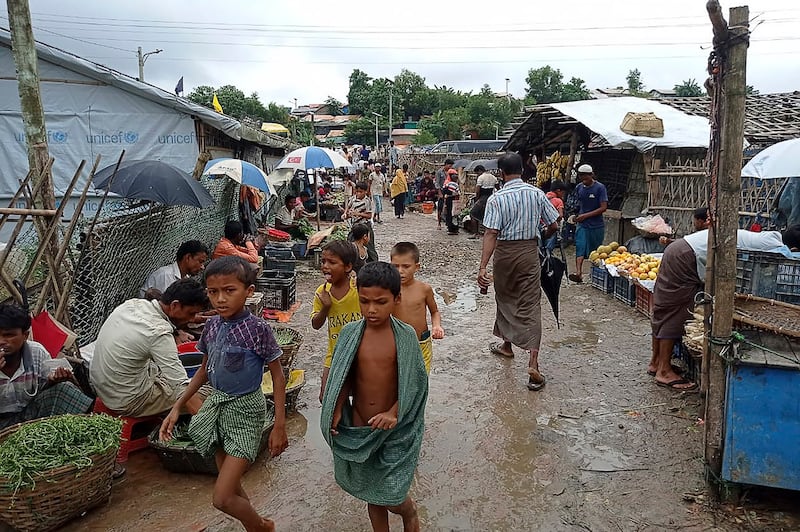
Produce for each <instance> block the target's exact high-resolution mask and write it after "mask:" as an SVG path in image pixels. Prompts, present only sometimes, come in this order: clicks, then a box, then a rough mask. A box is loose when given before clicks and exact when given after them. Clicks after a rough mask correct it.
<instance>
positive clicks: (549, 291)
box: [539, 249, 566, 328]
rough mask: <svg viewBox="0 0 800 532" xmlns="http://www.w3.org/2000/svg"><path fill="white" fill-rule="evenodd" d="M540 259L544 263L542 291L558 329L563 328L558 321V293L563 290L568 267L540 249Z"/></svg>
mask: <svg viewBox="0 0 800 532" xmlns="http://www.w3.org/2000/svg"><path fill="white" fill-rule="evenodd" d="M539 259H540V260H541V263H542V271H541V283H542V290H543V291H544V294H545V295H546V296H547V300H548V301H549V302H550V307H552V309H553V316H555V317H556V327H558V328H561V323H559V321H558V293H559V291H560V290H561V279H562V277H564V271H565V270H566V266H565V265H564V263H563V262H561V261H560V260H559V259H558V258H556V257H554V256H553V255H552V253H550V252H549V251H542V250H541V249H540V250H539Z"/></svg>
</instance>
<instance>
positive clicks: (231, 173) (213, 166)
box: [203, 159, 275, 195]
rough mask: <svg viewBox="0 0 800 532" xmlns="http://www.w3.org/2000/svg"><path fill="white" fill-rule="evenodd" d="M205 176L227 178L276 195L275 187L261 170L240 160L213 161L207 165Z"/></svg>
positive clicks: (204, 171)
mask: <svg viewBox="0 0 800 532" xmlns="http://www.w3.org/2000/svg"><path fill="white" fill-rule="evenodd" d="M203 175H207V176H216V177H221V176H225V177H227V178H229V179H233V180H234V181H236V182H237V183H240V184H242V185H247V186H249V187H253V188H257V189H259V190H262V191H264V192H266V193H267V194H270V195H275V187H273V186H272V185H271V184H270V183H269V181H267V175H266V174H265V173H264V172H262V171H261V168H259V167H258V166H256V165H254V164H250V163H248V162H246V161H242V160H240V159H212V160H210V161H208V162H207V163H206V167H205V169H204V170H203Z"/></svg>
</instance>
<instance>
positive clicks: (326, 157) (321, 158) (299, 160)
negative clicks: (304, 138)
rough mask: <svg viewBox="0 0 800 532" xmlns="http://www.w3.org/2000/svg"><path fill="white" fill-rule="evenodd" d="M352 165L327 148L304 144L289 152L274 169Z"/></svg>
mask: <svg viewBox="0 0 800 532" xmlns="http://www.w3.org/2000/svg"><path fill="white" fill-rule="evenodd" d="M352 167H353V165H352V164H351V163H350V162H349V161H348V160H347V159H345V158H344V157H342V156H341V155H339V154H338V153H336V152H335V151H333V150H329V149H328V148H320V147H317V146H306V147H305V148H299V149H296V150H294V151H293V152H291V153H289V154H287V155H286V157H284V158H283V159H282V160H281V162H279V163H278V164H277V165H275V169H276V170H278V169H281V168H291V169H293V170H311V169H312V168H352Z"/></svg>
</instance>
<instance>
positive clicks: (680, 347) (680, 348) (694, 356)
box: [672, 341, 703, 386]
mask: <svg viewBox="0 0 800 532" xmlns="http://www.w3.org/2000/svg"><path fill="white" fill-rule="evenodd" d="M672 357H673V359H675V358H677V359H680V360H681V362H682V364H681V365H682V366H683V367H684V368H685V370H686V371H685V372H684V374H683V377H684V378H686V379H688V380H690V381H692V382H696V383H697V384H698V386H699V385H700V384H701V381H702V378H703V353H696V352H694V351H692V350H691V349H689V348H687V347H686V345H685V344H684V343H683V342H682V341H681V342H675V348H674V349H673V351H672Z"/></svg>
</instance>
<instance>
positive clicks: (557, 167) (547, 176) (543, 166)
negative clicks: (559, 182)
mask: <svg viewBox="0 0 800 532" xmlns="http://www.w3.org/2000/svg"><path fill="white" fill-rule="evenodd" d="M568 164H569V156H567V155H561V152H558V151H554V152H553V154H552V155H551V156H550V157H548V158H547V159H545V160H544V161H541V162H540V163H538V164H537V165H536V185H537V186H539V187H541V186H542V185H544V184H545V183H547V182H548V181H553V180H556V179H563V178H564V177H565V176H566V174H567V165H568Z"/></svg>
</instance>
